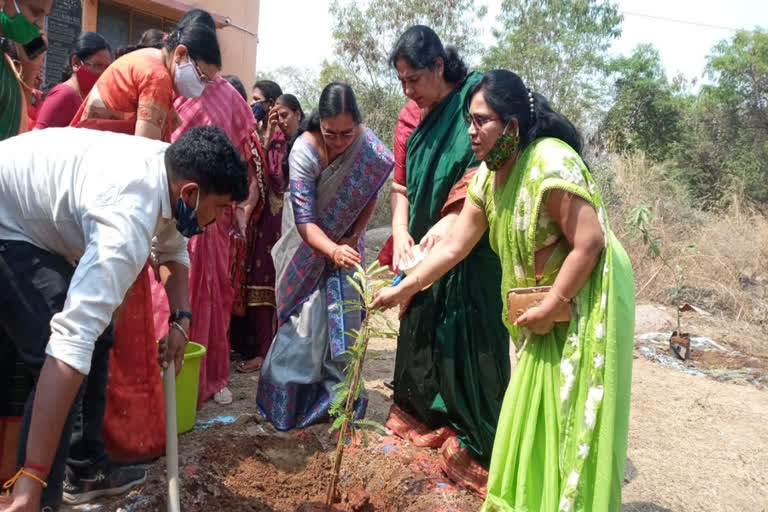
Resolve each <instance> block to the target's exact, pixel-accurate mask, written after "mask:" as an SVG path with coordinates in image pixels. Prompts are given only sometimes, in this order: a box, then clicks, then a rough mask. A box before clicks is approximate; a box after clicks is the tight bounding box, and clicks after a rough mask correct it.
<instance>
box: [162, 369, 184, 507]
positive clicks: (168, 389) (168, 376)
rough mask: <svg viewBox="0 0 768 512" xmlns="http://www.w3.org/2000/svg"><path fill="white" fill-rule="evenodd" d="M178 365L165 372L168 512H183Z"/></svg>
mask: <svg viewBox="0 0 768 512" xmlns="http://www.w3.org/2000/svg"><path fill="white" fill-rule="evenodd" d="M175 366H176V364H175V363H174V362H173V361H171V362H170V363H168V368H166V369H165V371H163V394H164V395H165V462H166V474H167V477H168V512H181V506H180V503H179V438H178V433H177V430H176V368H175Z"/></svg>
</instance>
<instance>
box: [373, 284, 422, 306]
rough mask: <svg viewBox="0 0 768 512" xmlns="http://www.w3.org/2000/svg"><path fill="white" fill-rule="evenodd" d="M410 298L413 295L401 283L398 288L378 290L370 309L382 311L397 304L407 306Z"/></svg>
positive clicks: (390, 287) (389, 287) (391, 287)
mask: <svg viewBox="0 0 768 512" xmlns="http://www.w3.org/2000/svg"><path fill="white" fill-rule="evenodd" d="M412 296H413V294H412V293H410V292H409V290H408V289H407V288H406V287H405V286H403V285H402V283H401V284H400V285H399V286H388V287H386V288H383V289H381V290H379V293H377V294H376V298H374V299H373V302H372V303H371V309H381V310H382V311H384V310H387V309H389V308H391V307H392V306H396V305H398V304H400V305H403V304H407V303H409V302H410V300H411V297H412Z"/></svg>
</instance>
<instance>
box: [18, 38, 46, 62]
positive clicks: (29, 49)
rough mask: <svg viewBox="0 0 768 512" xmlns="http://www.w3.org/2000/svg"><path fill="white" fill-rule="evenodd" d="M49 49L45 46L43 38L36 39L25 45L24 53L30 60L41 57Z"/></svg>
mask: <svg viewBox="0 0 768 512" xmlns="http://www.w3.org/2000/svg"><path fill="white" fill-rule="evenodd" d="M47 49H48V45H47V44H45V40H44V39H43V36H39V37H36V38H34V39H33V40H31V41H30V42H28V43H27V44H25V45H24V53H26V54H27V59H29V60H34V59H35V58H37V57H39V56H40V54H41V53H43V52H44V51H45V50H47Z"/></svg>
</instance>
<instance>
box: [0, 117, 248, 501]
mask: <svg viewBox="0 0 768 512" xmlns="http://www.w3.org/2000/svg"><path fill="white" fill-rule="evenodd" d="M247 195H248V178H247V169H246V164H245V162H243V161H242V160H241V158H240V156H239V153H238V151H237V150H236V149H235V148H234V147H233V146H232V144H231V143H230V141H229V139H228V138H227V136H226V135H225V134H224V132H222V131H221V130H219V129H218V128H215V127H212V126H207V127H202V128H193V129H191V130H189V131H188V132H187V133H185V134H184V135H183V136H182V137H180V138H179V139H178V140H177V141H176V142H175V143H173V144H171V145H168V144H165V143H162V142H158V141H154V140H150V139H146V138H143V137H135V136H129V135H121V134H116V133H109V132H101V131H91V130H85V129H78V128H63V129H48V130H42V131H34V132H30V133H27V134H23V135H19V136H17V137H12V138H10V139H7V140H5V141H3V142H0V359H1V360H2V361H1V362H0V365H2V366H3V375H0V381H1V382H0V410H1V411H2V412H3V413H5V414H8V413H9V411H8V408H9V407H12V405H9V403H10V402H12V400H13V399H14V398H17V400H16V401H17V403H18V402H19V400H18V397H14V396H13V392H12V391H13V386H14V384H15V383H18V382H19V381H20V380H19V379H15V380H14V379H13V378H12V377H14V375H12V372H14V371H18V369H19V368H21V369H22V370H24V371H25V372H26V374H27V376H29V377H30V378H31V381H32V382H33V383H34V388H33V389H32V391H31V393H30V394H29V396H28V398H27V400H26V406H25V407H22V410H21V411H18V412H17V414H19V415H20V414H21V413H22V412H23V415H24V420H23V422H22V424H21V425H22V426H21V440H20V448H19V455H18V460H17V463H18V467H19V468H20V469H19V470H18V472H17V473H16V476H15V477H14V479H15V480H14V485H13V491H12V494H11V496H10V498H5V499H4V500H3V501H4V503H3V502H0V510H3V511H9V512H10V511H14V512H17V511H25V512H27V511H29V512H33V511H34V512H38V511H39V510H40V507H41V506H43V507H46V506H48V507H54V508H55V507H56V506H57V505H58V504H59V503H60V501H61V495H62V481H63V478H64V468H65V465H66V457H67V452H68V448H69V442H70V435H71V429H72V423H73V421H74V419H73V416H74V414H73V413H71V412H70V411H71V410H73V407H72V406H73V402H74V401H75V397H76V396H77V395H78V390H79V389H80V388H81V386H82V385H83V381H84V379H85V377H86V376H87V375H88V373H89V370H90V368H91V362H92V355H93V353H94V348H98V347H97V346H96V345H97V340H99V341H101V340H102V339H103V337H102V333H103V332H104V331H105V329H107V327H108V325H109V324H110V321H111V318H112V314H113V313H114V311H115V309H116V308H117V307H118V306H119V305H120V303H121V302H122V301H123V298H124V296H125V294H126V292H127V291H128V289H129V287H130V286H131V284H132V283H133V282H134V281H135V280H136V278H137V276H138V275H139V272H140V271H141V270H142V268H143V267H144V265H145V263H146V262H147V260H148V259H149V257H150V253H152V256H153V258H154V260H155V261H156V262H159V263H160V275H161V276H162V277H163V280H164V284H165V288H166V291H167V294H168V301H169V305H170V308H171V311H188V310H189V294H188V287H187V284H188V278H189V275H188V267H189V254H188V253H187V240H186V238H185V237H190V236H192V235H195V234H197V233H199V232H200V231H201V229H202V228H204V226H206V225H208V224H210V223H211V222H213V221H214V220H215V218H216V214H217V211H220V210H221V209H222V208H225V207H228V206H229V205H230V204H231V203H232V201H242V200H244V199H245V198H246V197H247ZM187 332H189V320H188V319H187V318H181V317H180V318H179V319H178V321H177V322H176V328H173V329H171V330H170V333H169V335H168V338H167V340H166V343H165V346H166V348H165V351H164V361H163V364H164V365H167V364H168V362H170V361H174V362H175V364H176V369H177V370H178V369H179V368H180V367H181V362H182V360H183V358H184V346H185V344H186V342H187V341H188V339H187V336H186V333H187ZM137 349H139V350H141V349H142V348H137ZM118 357H119V356H118ZM15 376H16V377H19V376H18V375H15ZM21 382H23V378H22V379H21ZM17 394H18V393H17ZM21 404H22V405H24V400H23V399H22V400H21Z"/></svg>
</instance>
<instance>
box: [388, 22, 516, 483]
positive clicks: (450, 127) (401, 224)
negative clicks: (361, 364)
mask: <svg viewBox="0 0 768 512" xmlns="http://www.w3.org/2000/svg"><path fill="white" fill-rule="evenodd" d="M390 62H391V63H392V65H393V66H394V67H395V68H396V69H397V72H398V75H399V78H400V81H401V83H402V85H403V92H404V93H405V95H406V96H408V97H409V98H410V99H412V100H414V101H415V103H416V104H417V105H418V107H419V108H420V109H421V119H420V121H419V120H413V119H411V120H409V119H407V116H408V115H409V112H410V113H411V114H410V115H411V116H413V112H415V113H416V114H417V115H418V112H419V111H418V110H415V109H414V108H413V104H409V106H407V107H406V108H404V109H403V112H402V113H401V119H400V120H399V122H398V133H397V135H396V138H400V140H403V138H404V137H407V130H408V126H409V125H410V126H414V125H415V129H413V131H412V133H411V134H410V137H407V144H406V148H405V149H406V155H407V156H406V159H405V166H404V169H397V170H396V176H395V183H394V184H393V188H392V192H393V194H392V196H393V199H392V224H393V240H392V242H393V243H392V246H391V247H392V249H391V259H390V257H387V256H388V254H386V250H385V254H383V255H382V258H381V259H382V260H384V261H386V262H388V263H391V265H392V267H393V268H396V269H398V268H400V267H402V266H404V265H405V262H407V261H408V260H409V259H410V257H411V247H412V246H413V245H414V240H418V241H420V246H421V247H422V248H427V249H428V248H430V247H432V246H433V245H434V244H435V243H436V242H437V241H438V240H439V239H440V238H442V237H444V236H446V235H447V234H448V232H449V231H450V229H451V227H452V225H453V222H454V221H455V220H456V217H457V216H458V212H459V211H460V210H461V207H462V205H463V203H464V198H465V197H466V190H467V184H468V183H469V180H470V179H471V177H472V176H473V175H474V170H475V168H476V167H477V166H478V162H476V161H475V157H474V154H473V152H472V147H471V144H470V141H469V140H468V138H467V136H466V130H467V126H466V122H465V121H464V108H465V107H464V105H465V104H466V101H465V100H466V95H467V91H468V90H469V88H470V87H471V86H472V85H473V84H475V83H476V82H477V81H478V80H480V77H481V75H480V74H479V73H471V74H467V70H466V66H465V65H464V63H463V62H462V61H461V59H460V58H459V56H458V54H457V53H456V50H455V49H453V48H450V47H449V48H444V47H443V45H442V43H441V42H440V39H439V38H438V36H437V35H436V34H435V33H434V31H432V30H431V29H430V28H428V27H424V26H418V25H417V26H414V27H411V28H410V29H408V30H407V31H406V32H405V33H404V34H403V35H402V36H401V37H400V39H399V40H398V42H397V44H396V45H395V49H394V51H393V52H392V56H391V58H390ZM414 121H415V122H414ZM404 130H405V133H403V131H404ZM396 146H397V140H396ZM400 149H401V150H402V148H400ZM396 152H397V147H396ZM396 159H397V155H396ZM500 276H501V266H500V263H499V260H498V257H497V256H496V255H495V254H494V253H493V252H492V251H491V249H490V246H489V244H488V238H487V235H486V237H484V240H483V241H481V242H480V243H479V244H478V245H477V246H476V247H475V249H474V250H473V251H472V254H471V255H470V256H469V257H468V258H467V259H466V260H465V261H464V262H463V263H461V264H460V265H458V266H456V267H455V268H454V269H453V270H452V271H451V272H449V273H448V274H447V275H446V276H445V277H443V278H442V279H440V280H439V281H437V282H436V283H434V285H433V286H431V287H430V288H429V289H427V290H424V291H423V292H421V293H419V294H417V295H416V296H415V297H414V298H413V300H412V301H411V303H410V304H409V306H408V307H407V309H406V310H405V311H404V313H403V315H402V320H401V324H400V336H399V338H398V346H397V356H396V361H395V382H394V389H395V396H394V401H395V404H394V405H393V406H392V410H391V412H390V416H389V419H388V421H387V427H388V428H390V429H391V430H392V431H393V432H395V433H396V434H397V435H399V436H400V437H403V438H406V439H409V440H411V441H412V442H413V443H414V444H416V445H419V446H429V447H433V448H438V449H439V450H440V462H441V466H442V469H443V471H445V473H446V474H447V475H448V476H449V477H450V478H451V479H452V480H454V481H455V482H457V483H459V484H460V485H463V486H465V487H468V488H470V489H472V490H474V491H475V492H478V493H480V494H484V493H485V485H486V480H487V471H486V468H487V466H488V462H489V460H490V455H491V448H492V446H493V439H494V435H495V433H496V424H497V422H498V417H499V411H500V409H501V402H502V399H503V396H504V391H505V390H506V387H507V384H508V382H509V335H508V333H507V332H506V330H505V328H504V325H503V324H502V322H501V320H500V318H501V308H502V304H501V300H500V298H499V294H498V290H497V288H498V280H499V279H500Z"/></svg>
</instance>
